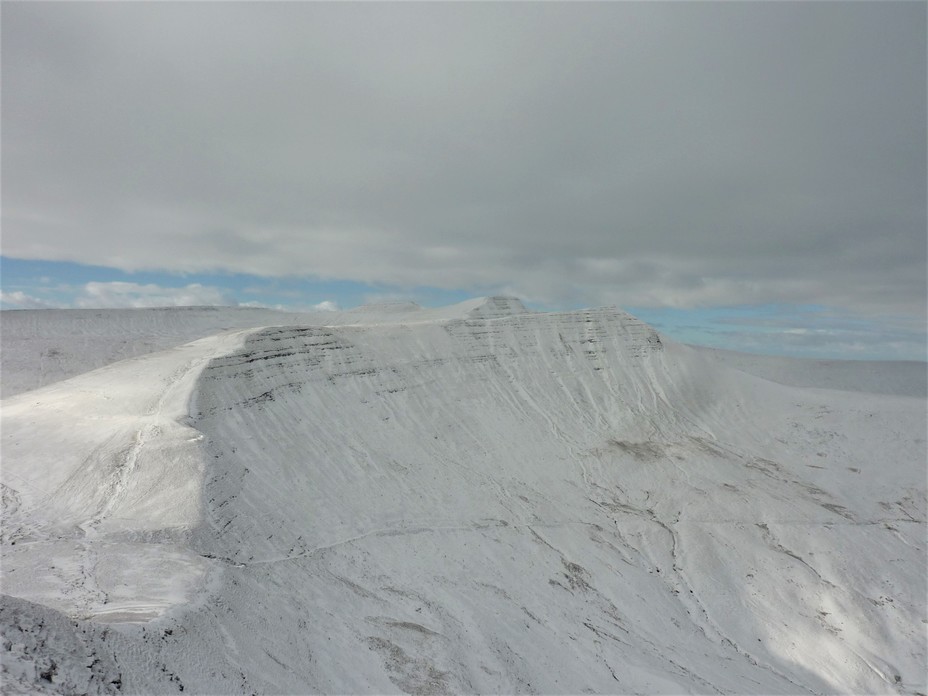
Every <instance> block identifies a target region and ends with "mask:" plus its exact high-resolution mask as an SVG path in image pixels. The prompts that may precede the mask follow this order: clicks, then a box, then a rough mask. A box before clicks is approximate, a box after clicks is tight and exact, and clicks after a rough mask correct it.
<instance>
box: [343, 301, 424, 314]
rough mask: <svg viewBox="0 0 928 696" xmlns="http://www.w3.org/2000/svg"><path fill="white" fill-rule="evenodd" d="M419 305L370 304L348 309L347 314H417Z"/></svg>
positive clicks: (397, 303) (413, 303) (409, 303)
mask: <svg viewBox="0 0 928 696" xmlns="http://www.w3.org/2000/svg"><path fill="white" fill-rule="evenodd" d="M421 309H422V307H421V305H418V304H416V303H415V302H372V303H370V304H364V305H361V306H360V307H355V308H354V309H349V310H348V311H349V312H358V313H361V312H364V313H368V312H372V313H373V312H376V313H378V314H380V313H387V314H399V313H402V312H418V311H419V310H421Z"/></svg>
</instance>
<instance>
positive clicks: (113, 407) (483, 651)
mask: <svg viewBox="0 0 928 696" xmlns="http://www.w3.org/2000/svg"><path fill="white" fill-rule="evenodd" d="M223 312H224V311H220V315H222V314H223ZM278 319H279V321H278ZM287 319H288V317H287V315H276V316H275V321H274V322H272V323H277V324H279V325H276V326H264V327H262V328H251V329H248V330H243V329H242V327H238V330H236V331H227V332H224V333H219V334H215V335H209V336H205V337H203V338H201V339H200V340H198V341H195V342H193V343H188V344H184V345H181V346H176V347H174V348H172V349H170V350H168V351H162V352H156V353H151V354H149V355H146V356H143V357H138V358H134V359H131V360H124V361H122V362H119V363H115V364H111V365H108V366H105V367H102V368H100V369H97V370H94V371H92V372H87V373H85V374H81V375H79V376H76V377H73V378H71V379H69V380H66V381H63V382H58V383H56V384H52V385H49V386H46V387H43V388H40V389H35V390H32V391H28V392H25V393H22V394H19V395H18V396H14V397H12V398H9V399H5V400H4V401H3V414H2V417H3V452H2V454H3V469H2V484H3V494H4V519H3V546H2V551H3V580H4V593H5V595H9V596H6V597H4V599H3V604H2V605H0V625H2V626H3V633H4V651H3V653H2V655H3V669H4V682H5V688H8V689H9V690H14V691H15V690H16V689H17V688H18V689H21V690H23V691H35V690H41V689H47V690H50V691H55V690H61V691H66V690H76V691H88V692H101V693H102V692H113V691H122V692H159V693H165V692H171V691H180V690H182V689H183V690H184V691H185V692H194V693H200V692H202V693H253V692H258V693H320V692H339V693H346V692H347V693H392V692H408V693H459V692H471V693H477V692H480V693H489V692H492V693H515V692H520V693H522V692H535V693H581V692H591V693H592V692H608V693H684V692H688V693H714V692H735V693H768V694H769V693H804V692H808V693H832V692H854V693H877V692H879V693H885V692H898V693H912V694H914V693H919V692H922V693H923V692H925V690H926V689H925V683H924V682H925V676H924V674H925V671H924V667H925V661H926V644H925V628H926V621H928V618H926V610H925V597H926V582H925V573H924V562H925V527H924V521H925V479H924V464H925V447H926V444H925V439H924V423H925V416H926V402H925V399H924V398H917V397H912V396H899V395H891V394H873V393H865V392H862V391H857V392H853V391H837V390H825V389H810V388H798V387H794V386H786V385H783V384H777V383H774V382H771V381H767V380H764V379H761V378H759V377H757V376H754V375H750V374H747V373H746V372H745V371H743V370H734V369H729V368H727V367H725V366H724V365H723V364H722V363H721V362H720V361H719V360H718V359H716V358H715V357H714V356H713V355H711V354H706V353H704V352H701V351H697V350H694V349H691V348H688V347H685V346H680V345H676V344H673V343H671V342H668V341H667V340H665V339H663V338H662V337H660V336H659V335H658V334H657V333H656V332H655V331H654V330H653V329H651V328H650V327H649V326H647V325H645V324H643V323H641V322H640V321H638V320H636V319H635V318H634V317H631V316H630V315H628V314H626V313H624V312H622V311H620V310H616V309H600V310H584V311H578V312H569V313H555V314H540V313H532V312H528V311H527V310H525V308H524V307H523V306H522V305H521V303H519V302H518V301H517V300H513V299H511V298H489V299H483V300H479V301H472V302H467V303H462V304H461V305H456V306H454V307H451V308H446V309H443V310H431V309H422V308H419V307H416V306H402V307H400V306H392V307H390V308H383V307H380V308H378V307H368V308H361V309H359V310H356V311H352V312H344V313H333V314H326V315H325V317H324V321H323V320H322V319H318V318H315V317H308V318H307V317H303V318H302V319H303V320H302V321H293V322H290V321H287ZM4 321H6V319H5V318H4ZM225 328H232V327H231V326H226V327H225ZM6 361H7V355H4V363H5V364H4V368H5V369H4V372H6ZM75 362H77V360H76V359H75ZM17 364H23V365H27V364H28V361H25V360H24V361H22V362H21V363H17ZM873 369H874V370H876V369H877V368H873ZM885 369H886V370H887V371H888V372H891V371H892V369H893V367H892V366H890V365H888V366H886V367H885ZM4 379H6V377H4ZM873 379H874V378H873V377H872V375H871V376H870V377H868V380H870V381H873ZM890 381H891V380H890ZM52 665H54V666H52ZM88 665H89V666H88ZM7 685H10V686H9V687H7Z"/></svg>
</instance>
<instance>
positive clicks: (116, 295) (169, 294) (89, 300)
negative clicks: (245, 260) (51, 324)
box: [75, 282, 237, 309]
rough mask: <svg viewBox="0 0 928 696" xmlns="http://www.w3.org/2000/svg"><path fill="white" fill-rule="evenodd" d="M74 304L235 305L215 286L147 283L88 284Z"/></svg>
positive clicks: (82, 305) (81, 305)
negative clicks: (170, 285)
mask: <svg viewBox="0 0 928 696" xmlns="http://www.w3.org/2000/svg"><path fill="white" fill-rule="evenodd" d="M75 304H76V306H78V307H82V308H93V309H99V308H115V307H191V306H197V305H235V304H237V303H236V302H234V301H233V300H230V299H229V297H227V296H226V295H225V293H224V292H223V291H222V290H221V289H220V288H216V287H210V286H206V285H200V284H199V283H193V284H191V285H185V286H184V287H177V288H171V287H164V286H161V285H155V284H154V283H149V284H147V285H141V284H139V283H125V282H110V283H100V282H90V283H87V284H86V285H85V286H84V287H83V289H82V291H81V294H80V295H79V296H78V297H77V299H76V300H75Z"/></svg>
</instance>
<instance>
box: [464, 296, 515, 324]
mask: <svg viewBox="0 0 928 696" xmlns="http://www.w3.org/2000/svg"><path fill="white" fill-rule="evenodd" d="M528 312H529V310H528V309H527V308H526V306H525V305H524V304H522V300H520V299H519V298H517V297H508V296H505V295H496V296H493V297H487V298H485V299H484V301H483V302H482V303H481V304H479V305H478V306H476V307H475V308H474V309H472V310H471V311H470V312H468V313H467V315H468V316H469V317H471V318H473V319H495V318H497V317H508V316H511V315H513V314H527V313H528Z"/></svg>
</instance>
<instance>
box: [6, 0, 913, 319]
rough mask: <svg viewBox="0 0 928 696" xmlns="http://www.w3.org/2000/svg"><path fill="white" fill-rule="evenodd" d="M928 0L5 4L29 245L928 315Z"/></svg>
mask: <svg viewBox="0 0 928 696" xmlns="http://www.w3.org/2000/svg"><path fill="white" fill-rule="evenodd" d="M924 25H925V6H924V5H923V4H921V3H882V4H881V3H807V4H801V3H667V4H664V3H655V4H645V3H592V4H587V3H584V4H566V3H565V4H560V3H539V4H517V3H514V4H496V3H494V4H489V3H488V4H445V3H434V4H419V3H415V4H412V3H410V4H382V5H381V4H368V3H364V4H327V3H305V4H304V3H273V4H251V3H247V4H246V3H221V4H220V3H216V4H211V3H190V4H186V3H144V4H131V3H112V4H110V3H87V4H74V5H70V4H28V5H27V4H18V3H6V4H4V6H3V26H2V31H3V37H2V38H3V43H2V51H3V62H2V71H3V75H2V76H3V103H2V109H3V122H4V127H3V132H2V139H3V143H2V144H3V151H4V158H3V180H4V187H3V228H4V239H3V245H4V253H6V254H9V255H12V256H19V257H32V258H57V259H69V260H77V261H82V262H85V263H98V264H99V263H102V264H107V265H114V266H118V267H121V268H126V269H138V268H166V269H171V270H181V271H183V270H186V271H194V270H207V269H226V270H232V271H242V272H250V273H257V274H262V275H269V276H274V275H286V274H306V275H317V276H321V277H327V278H346V279H355V280H361V281H367V282H379V283H394V284H397V285H405V286H413V285H435V286H439V287H477V286H479V287H498V288H506V289H509V290H511V291H513V292H517V293H519V294H522V295H526V296H528V297H534V298H538V299H540V300H543V301H545V302H547V303H551V304H555V305H556V304H570V303H573V302H583V303H590V304H603V303H606V302H616V303H618V304H627V305H634V304H638V305H643V304H650V305H661V304H667V305H676V306H687V305H695V304H712V303H722V304H724V303H733V302H744V301H751V302H781V301H782V302H805V303H813V302H814V303H821V304H834V305H837V306H844V307H853V308H857V309H862V310H863V309H867V310H868V311H875V312H886V311H895V312H904V313H910V314H919V313H922V314H923V313H924V310H925V294H926V285H925V258H926V233H925V216H926V172H925V156H924V153H925V151H926V135H925V122H926V108H925V103H926V94H925V81H926V80H925V78H926V68H925V65H926V62H925V58H926V55H925V53H926V50H925V43H926V40H925V33H924Z"/></svg>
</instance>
